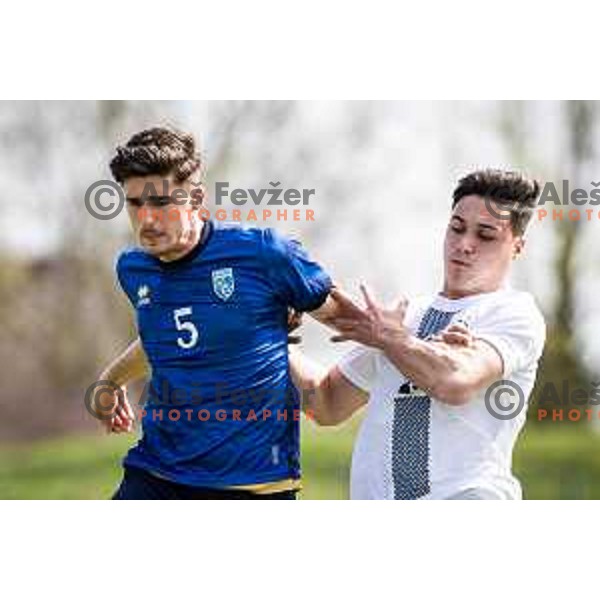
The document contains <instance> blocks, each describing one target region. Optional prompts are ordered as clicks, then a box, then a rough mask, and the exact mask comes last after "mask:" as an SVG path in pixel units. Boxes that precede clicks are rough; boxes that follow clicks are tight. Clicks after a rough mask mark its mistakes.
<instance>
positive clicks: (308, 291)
mask: <svg viewBox="0 0 600 600" xmlns="http://www.w3.org/2000/svg"><path fill="white" fill-rule="evenodd" d="M263 259H264V260H265V262H266V265H267V269H268V272H269V277H270V280H271V282H272V284H273V286H274V288H275V291H276V294H277V295H278V296H280V298H281V300H282V301H283V302H284V303H285V304H286V305H288V306H291V307H292V308H295V309H296V310H298V311H302V312H310V311H312V310H316V309H317V308H319V307H320V306H321V305H322V304H323V303H324V302H325V300H326V299H327V296H328V295H329V292H330V290H331V287H332V283H331V278H330V277H329V275H327V273H326V272H325V271H324V270H323V269H322V268H321V266H320V265H318V264H317V263H316V262H314V261H313V260H311V259H310V258H309V256H308V254H307V253H306V251H305V250H304V248H303V247H302V245H301V244H300V243H299V242H297V241H296V240H292V239H289V238H286V237H284V236H282V235H280V234H279V233H277V232H276V231H275V230H273V229H265V230H264V233H263Z"/></svg>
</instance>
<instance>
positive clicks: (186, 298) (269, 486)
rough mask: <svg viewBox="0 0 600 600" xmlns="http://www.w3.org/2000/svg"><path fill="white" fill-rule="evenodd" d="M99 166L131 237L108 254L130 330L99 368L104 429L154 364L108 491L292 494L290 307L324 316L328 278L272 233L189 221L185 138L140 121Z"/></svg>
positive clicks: (117, 423)
mask: <svg viewBox="0 0 600 600" xmlns="http://www.w3.org/2000/svg"><path fill="white" fill-rule="evenodd" d="M110 166H111V170H112V173H113V176H114V178H115V179H116V180H117V181H118V182H119V183H121V184H122V186H123V188H124V190H125V193H126V198H127V206H128V212H129V217H130V221H131V225H132V228H133V231H134V234H135V236H136V240H137V242H138V244H139V246H138V247H136V248H132V249H129V250H125V251H124V252H122V253H121V254H120V256H119V257H118V260H117V263H116V271H117V277H118V281H119V283H120V286H121V288H122V289H123V291H124V292H125V294H126V295H127V297H128V299H129V301H130V303H131V305H132V307H133V308H134V310H135V311H136V317H137V327H138V332H139V338H138V339H137V340H136V341H135V342H134V343H132V344H131V345H130V346H129V348H127V350H126V351H125V352H124V353H123V354H121V355H120V356H119V357H118V358H117V359H116V360H115V361H114V362H113V363H112V364H110V365H109V366H108V367H107V368H106V369H105V370H104V371H103V372H102V374H101V375H100V379H102V380H109V381H111V382H113V383H114V384H115V385H116V386H118V387H119V389H116V391H115V393H114V395H113V396H112V398H111V400H112V405H111V406H110V407H109V409H110V410H109V418H104V419H103V420H102V421H101V422H102V424H103V426H104V427H105V428H106V430H107V431H109V432H114V433H121V432H127V431H131V430H132V425H133V422H134V419H135V415H134V410H133V409H132V407H131V406H130V405H129V403H128V402H127V398H126V395H125V392H126V386H127V385H128V384H129V383H131V382H132V381H135V380H136V379H140V378H142V377H144V376H145V375H146V374H147V373H148V372H149V371H151V383H150V388H149V392H148V400H147V402H146V404H145V406H144V407H143V409H142V410H140V415H141V416H142V429H143V433H142V436H141V438H140V439H139V441H138V442H137V444H136V445H135V446H134V447H133V448H131V449H130V451H129V452H128V454H127V456H126V457H125V460H124V476H123V480H122V482H121V484H120V486H119V488H118V490H117V491H116V493H115V496H114V498H115V499H205V498H224V499H292V498H294V497H295V494H296V491H297V489H298V488H299V480H300V464H299V418H300V408H301V407H300V399H299V397H298V393H297V391H296V390H295V388H294V386H293V383H292V381H291V378H290V374H289V365H288V346H287V344H288V310H289V308H290V307H291V308H292V309H294V310H295V311H298V312H309V313H311V314H312V315H313V316H314V317H315V318H317V319H319V320H321V321H323V322H329V320H330V319H331V318H332V317H333V316H334V315H335V313H336V307H337V306H338V304H336V302H334V301H332V300H331V299H330V298H329V292H330V290H331V288H332V282H331V280H330V278H329V276H328V275H327V274H326V273H325V272H324V270H323V269H322V268H321V267H320V266H319V265H318V264H317V263H315V262H314V261H312V260H311V259H310V258H309V257H308V255H307V254H306V252H305V251H304V250H303V249H302V247H301V246H300V244H298V243H296V242H294V241H291V240H289V239H287V238H285V237H283V236H281V235H279V234H278V233H277V232H275V231H274V230H272V229H260V228H254V229H243V228H241V227H238V226H229V225H224V224H221V223H213V222H212V221H203V220H202V219H201V218H200V215H199V208H200V207H201V206H202V201H203V199H204V188H203V186H202V185H201V184H199V183H198V182H199V180H201V173H202V163H201V159H200V157H199V155H198V153H197V151H196V147H195V143H194V139H193V137H192V136H191V135H189V134H185V133H181V132H177V131H173V130H169V129H163V128H154V129H150V130H146V131H142V132H141V133H138V134H136V135H134V136H133V137H132V138H131V139H130V140H129V141H128V142H127V144H126V145H125V146H123V147H119V148H117V152H116V155H115V157H114V158H113V160H112V162H111V165H110ZM98 406H99V405H96V408H98ZM100 412H103V413H105V414H106V406H104V407H103V410H102V411H100V410H98V414H100Z"/></svg>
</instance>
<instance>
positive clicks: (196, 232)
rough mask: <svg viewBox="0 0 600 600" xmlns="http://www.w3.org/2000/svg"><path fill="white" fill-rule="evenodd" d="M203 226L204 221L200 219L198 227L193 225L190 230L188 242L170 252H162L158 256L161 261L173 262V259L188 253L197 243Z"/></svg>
mask: <svg viewBox="0 0 600 600" xmlns="http://www.w3.org/2000/svg"><path fill="white" fill-rule="evenodd" d="M203 228H204V222H203V221H201V222H200V223H199V224H198V227H194V229H193V230H192V231H191V232H190V234H191V235H190V240H189V243H187V244H185V246H184V247H180V248H177V249H175V250H173V251H171V252H168V253H166V254H162V255H161V256H159V257H158V259H159V260H161V261H162V262H166V263H168V262H173V261H175V260H179V259H180V258H183V257H184V256H186V255H187V254H189V253H190V252H191V251H192V250H193V249H194V248H195V247H196V246H197V245H198V244H199V243H200V239H201V237H202V229H203Z"/></svg>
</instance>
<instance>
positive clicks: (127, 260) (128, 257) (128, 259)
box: [115, 246, 153, 271]
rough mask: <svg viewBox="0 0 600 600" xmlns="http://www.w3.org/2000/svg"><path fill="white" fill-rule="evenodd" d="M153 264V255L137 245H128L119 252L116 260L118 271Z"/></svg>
mask: <svg viewBox="0 0 600 600" xmlns="http://www.w3.org/2000/svg"><path fill="white" fill-rule="evenodd" d="M152 264H153V259H152V257H151V256H150V255H149V254H148V253H147V252H145V251H144V250H142V249H141V248H138V247H136V246H128V247H127V248H124V249H123V250H121V252H119V254H118V255H117V258H116V260H115V266H116V269H117V271H122V270H125V269H128V268H132V267H136V266H150V265H152Z"/></svg>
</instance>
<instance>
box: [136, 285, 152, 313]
mask: <svg viewBox="0 0 600 600" xmlns="http://www.w3.org/2000/svg"><path fill="white" fill-rule="evenodd" d="M137 297H138V301H137V307H138V308H140V306H147V305H148V304H150V288H149V287H148V286H147V285H140V287H139V288H138V291H137Z"/></svg>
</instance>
